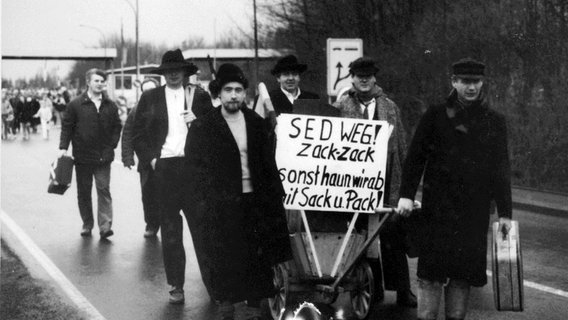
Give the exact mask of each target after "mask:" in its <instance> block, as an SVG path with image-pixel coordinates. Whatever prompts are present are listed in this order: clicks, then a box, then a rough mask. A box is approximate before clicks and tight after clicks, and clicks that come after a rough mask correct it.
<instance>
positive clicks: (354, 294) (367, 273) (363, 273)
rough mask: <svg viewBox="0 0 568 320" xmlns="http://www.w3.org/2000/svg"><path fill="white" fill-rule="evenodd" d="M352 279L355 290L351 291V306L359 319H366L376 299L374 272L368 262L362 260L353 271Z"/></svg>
mask: <svg viewBox="0 0 568 320" xmlns="http://www.w3.org/2000/svg"><path fill="white" fill-rule="evenodd" d="M351 277H352V279H353V282H354V284H355V289H353V290H352V291H351V306H352V308H353V312H354V313H355V314H356V315H357V318H358V319H365V318H367V316H368V315H369V312H370V311H371V307H372V305H373V301H374V299H375V279H374V277H373V270H372V269H371V266H370V265H369V263H368V262H367V261H366V260H361V261H360V262H359V263H358V264H357V266H355V268H354V269H353V271H352V273H351Z"/></svg>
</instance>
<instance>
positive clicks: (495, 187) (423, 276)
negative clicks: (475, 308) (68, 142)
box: [397, 58, 512, 320]
mask: <svg viewBox="0 0 568 320" xmlns="http://www.w3.org/2000/svg"><path fill="white" fill-rule="evenodd" d="M452 71H453V72H452V76H451V83H452V87H453V89H452V90H451V93H450V95H449V97H448V99H447V100H446V101H445V102H444V103H442V104H439V105H434V106H431V107H430V108H429V109H428V110H427V111H426V113H425V114H424V116H423V117H422V119H421V120H420V123H419V124H418V127H417V129H416V132H415V135H414V138H413V139H412V143H411V144H410V148H409V152H408V156H407V158H406V161H405V163H404V167H403V173H402V184H401V187H400V196H401V199H400V201H399V204H398V208H397V211H398V212H399V213H400V214H402V215H403V216H407V215H410V214H411V211H412V203H413V199H414V197H415V194H416V190H417V189H418V185H419V184H420V180H421V179H422V177H423V178H424V182H423V191H422V212H421V216H422V220H421V224H420V226H419V228H418V230H420V232H421V236H420V238H421V239H422V241H421V243H420V248H419V250H418V251H419V252H418V270H417V275H418V279H419V280H418V310H417V311H418V319H437V317H438V307H439V305H440V300H441V299H442V293H445V295H444V297H445V306H446V310H445V313H446V319H454V320H455V319H464V318H465V315H466V312H467V309H466V308H467V302H468V299H469V292H470V287H471V286H474V287H481V286H484V285H485V284H486V283H487V275H486V272H485V270H486V267H487V261H486V254H487V230H488V226H489V215H490V204H491V202H492V201H495V203H496V205H497V210H498V215H499V222H500V226H499V227H500V228H504V229H505V230H509V229H510V219H511V215H512V209H511V208H512V201H511V178H510V165H509V153H508V150H507V126H506V123H505V118H504V117H503V115H501V114H499V113H498V112H496V111H495V110H493V109H491V108H490V107H489V105H488V103H487V101H486V99H485V98H486V96H485V90H484V80H485V65H484V64H483V63H481V62H479V61H476V60H473V59H470V58H466V59H462V60H459V61H458V62H456V63H454V64H453V65H452Z"/></svg>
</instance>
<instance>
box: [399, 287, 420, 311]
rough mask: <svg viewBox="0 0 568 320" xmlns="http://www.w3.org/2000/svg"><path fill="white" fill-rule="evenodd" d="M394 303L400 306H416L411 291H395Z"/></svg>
mask: <svg viewBox="0 0 568 320" xmlns="http://www.w3.org/2000/svg"><path fill="white" fill-rule="evenodd" d="M396 304H397V305H398V306H400V307H407V308H416V307H417V306H418V300H417V299H416V296H415V295H414V293H412V291H410V290H408V291H406V290H405V291H399V292H397V293H396Z"/></svg>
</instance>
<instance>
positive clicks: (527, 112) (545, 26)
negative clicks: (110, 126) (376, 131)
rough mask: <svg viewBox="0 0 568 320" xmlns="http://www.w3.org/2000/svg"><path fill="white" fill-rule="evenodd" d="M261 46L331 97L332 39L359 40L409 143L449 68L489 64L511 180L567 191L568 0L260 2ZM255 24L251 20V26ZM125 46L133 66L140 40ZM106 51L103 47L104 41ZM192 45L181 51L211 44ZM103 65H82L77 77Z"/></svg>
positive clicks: (149, 58)
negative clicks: (295, 61) (466, 60)
mask: <svg viewBox="0 0 568 320" xmlns="http://www.w3.org/2000/svg"><path fill="white" fill-rule="evenodd" d="M257 4H258V8H259V10H258V17H259V28H258V30H259V39H260V41H259V46H260V47H261V48H278V49H290V50H292V51H293V52H295V53H296V54H297V55H298V56H299V57H300V60H302V61H303V62H306V63H307V64H308V65H309V69H308V71H307V72H306V73H305V74H303V76H302V86H303V87H306V88H308V89H311V90H313V91H317V92H320V93H321V94H322V95H323V94H324V93H325V92H326V91H327V90H326V52H325V48H326V40H327V38H361V39H362V40H363V44H364V54H365V55H366V56H371V57H373V58H375V59H376V60H377V62H378V64H379V66H380V68H381V70H380V71H379V73H378V76H377V79H378V83H379V84H380V85H381V87H383V89H384V90H385V91H386V92H387V93H388V94H389V95H390V97H391V98H392V99H393V100H394V101H395V102H396V103H397V104H398V105H399V107H400V109H401V112H402V115H403V122H404V124H405V126H406V129H407V131H408V136H409V139H410V138H411V136H412V132H413V129H414V128H415V126H416V125H417V122H418V120H419V118H420V116H421V114H422V113H423V112H424V111H425V110H426V108H427V107H428V106H429V105H431V104H434V103H439V102H441V101H443V99H445V98H446V96H447V95H448V93H449V91H450V81H449V76H450V66H451V63H452V62H454V61H456V60H458V59H460V58H463V57H472V58H476V59H478V60H481V61H484V62H485V63H486V64H487V73H488V77H487V79H486V83H487V86H486V87H487V88H488V89H489V91H488V96H489V100H490V104H491V105H492V107H493V108H495V109H498V110H500V111H501V112H503V113H504V114H505V115H506V116H507V119H508V126H509V128H508V130H509V143H510V153H511V159H512V170H513V183H514V184H515V185H519V186H526V187H532V188H537V189H543V190H555V191H561V192H568V132H567V131H568V129H567V127H568V126H566V123H568V112H566V111H565V109H566V107H568V106H567V101H568V92H567V90H566V89H565V88H567V87H568V86H567V85H568V60H567V59H566V58H565V57H566V56H567V53H568V32H567V31H568V0H327V1H320V0H257ZM251 26H252V19H251ZM107 40H108V41H109V43H107V44H106V46H108V47H116V48H117V49H118V50H117V52H118V57H117V59H116V60H115V62H114V64H115V65H114V67H115V68H117V67H119V65H118V64H119V62H120V61H121V59H122V50H121V48H122V46H123V45H124V46H125V47H126V48H127V50H126V53H127V57H126V64H125V65H126V66H132V65H134V64H135V53H134V52H135V50H134V47H135V45H134V41H133V40H131V39H127V40H125V41H124V42H123V41H122V40H121V38H120V36H119V35H113V36H109V37H107ZM101 45H103V43H102V42H101ZM212 46H213V45H212V44H207V43H205V41H203V39H202V38H188V40H186V41H184V42H183V43H181V44H180V48H181V49H182V50H184V49H189V48H204V47H212ZM216 46H217V47H218V48H235V47H241V48H245V47H246V48H253V47H254V42H253V36H252V32H251V34H248V33H247V31H244V30H240V29H239V30H234V31H232V33H228V34H225V35H222V36H221V37H220V39H219V41H218V43H217V45H216ZM169 49H171V48H168V47H166V46H165V45H155V44H151V43H141V44H140V62H141V63H142V64H145V63H159V61H160V59H161V55H162V54H163V53H164V52H165V51H166V50H169ZM93 66H97V67H104V65H103V64H102V63H100V64H99V65H93V63H92V62H78V63H77V64H76V66H75V68H74V69H73V70H72V72H71V74H70V75H69V79H70V80H71V81H72V83H76V82H79V83H78V85H79V86H80V87H81V86H83V85H84V79H83V76H84V73H85V71H86V70H87V69H88V68H92V67H93Z"/></svg>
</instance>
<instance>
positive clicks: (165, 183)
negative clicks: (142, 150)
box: [153, 157, 194, 287]
mask: <svg viewBox="0 0 568 320" xmlns="http://www.w3.org/2000/svg"><path fill="white" fill-rule="evenodd" d="M153 175H154V183H155V190H156V191H157V203H158V207H159V216H160V227H161V228H162V252H163V259H164V268H165V271H166V279H167V281H168V284H170V285H172V286H180V287H181V286H183V284H184V283H185V263H186V260H185V248H184V246H183V219H182V216H181V214H180V210H181V212H182V213H183V214H184V216H185V218H186V220H187V223H188V227H189V229H190V231H191V229H192V225H193V224H192V222H193V218H194V217H193V216H192V215H191V212H190V208H189V206H188V205H187V198H186V197H185V194H184V193H185V191H186V190H187V188H186V183H185V181H184V179H185V177H186V176H185V174H184V158H183V157H175V158H163V159H158V161H156V165H155V169H154V172H153Z"/></svg>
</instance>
